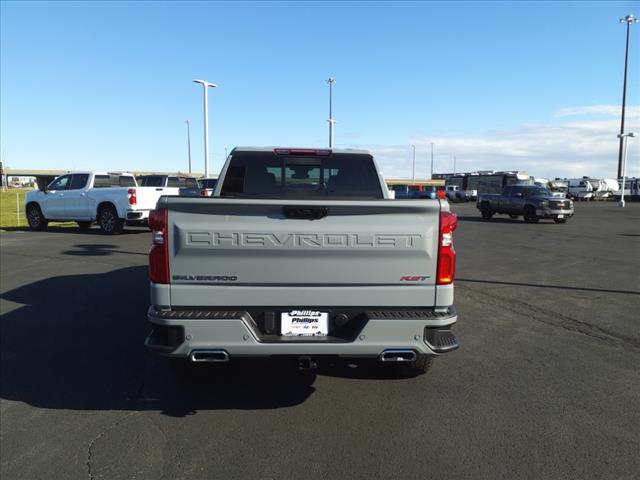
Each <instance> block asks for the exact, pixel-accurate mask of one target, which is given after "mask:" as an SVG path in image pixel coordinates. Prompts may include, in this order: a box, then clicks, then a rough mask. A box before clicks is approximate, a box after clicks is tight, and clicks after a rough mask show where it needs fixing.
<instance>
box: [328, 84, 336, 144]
mask: <svg viewBox="0 0 640 480" xmlns="http://www.w3.org/2000/svg"><path fill="white" fill-rule="evenodd" d="M327 83H328V84H329V120H327V122H329V148H333V125H334V124H335V123H336V122H335V120H334V119H333V84H334V83H336V79H335V78H333V77H329V78H328V79H327Z"/></svg>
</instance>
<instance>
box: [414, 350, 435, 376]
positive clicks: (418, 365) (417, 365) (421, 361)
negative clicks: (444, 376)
mask: <svg viewBox="0 0 640 480" xmlns="http://www.w3.org/2000/svg"><path fill="white" fill-rule="evenodd" d="M432 364H433V357H432V356H431V355H418V358H416V360H415V362H412V363H411V365H410V366H409V368H410V369H411V370H413V371H414V372H415V373H416V374H418V375H424V374H425V373H427V372H428V371H429V369H430V368H431V365H432Z"/></svg>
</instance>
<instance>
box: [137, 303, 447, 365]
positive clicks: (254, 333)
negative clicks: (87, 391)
mask: <svg viewBox="0 0 640 480" xmlns="http://www.w3.org/2000/svg"><path fill="white" fill-rule="evenodd" d="M366 316H367V319H366V321H364V322H363V323H362V325H361V326H360V327H359V328H358V329H357V330H356V331H354V333H353V335H352V337H351V338H336V337H304V338H301V337H280V336H277V335H265V334H264V333H263V332H262V331H261V330H260V328H258V325H257V324H256V322H255V321H254V320H253V318H252V317H251V315H250V314H249V313H248V312H243V311H236V312H234V311H193V310H192V311H184V310H183V311H159V310H156V309H155V308H154V307H150V308H149V312H148V315H147V317H148V320H149V321H150V322H151V323H152V325H153V329H152V331H151V333H150V334H149V336H148V337H147V339H146V340H145V346H146V347H147V348H149V349H151V350H154V351H156V352H157V353H160V354H162V355H166V356H169V357H185V358H186V357H188V356H189V355H190V354H191V353H192V352H193V351H197V350H223V351H225V352H226V353H227V354H228V355H229V357H231V358H234V357H269V356H273V355H337V356H341V357H371V358H375V357H379V356H380V355H381V354H382V352H383V351H384V350H389V349H398V350H413V351H414V352H415V353H416V354H424V355H439V354H442V353H446V352H449V351H451V350H455V349H456V348H458V346H459V345H458V341H457V339H456V337H455V335H454V334H453V332H452V331H451V327H452V326H453V324H454V323H455V322H456V320H457V314H456V311H455V308H454V307H450V308H449V309H448V311H447V312H443V313H436V312H433V311H432V310H431V311H429V310H424V309H423V310H419V311H418V310H408V309H407V310H403V311H400V310H385V311H371V312H366Z"/></svg>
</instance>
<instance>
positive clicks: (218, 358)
mask: <svg viewBox="0 0 640 480" xmlns="http://www.w3.org/2000/svg"><path fill="white" fill-rule="evenodd" d="M189 359H190V360H191V361H192V362H228V361H229V354H228V353H227V352H226V351H225V350H193V351H192V352H191V353H190V354H189Z"/></svg>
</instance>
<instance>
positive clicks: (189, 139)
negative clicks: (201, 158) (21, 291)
mask: <svg viewBox="0 0 640 480" xmlns="http://www.w3.org/2000/svg"><path fill="white" fill-rule="evenodd" d="M184 123H186V124H187V151H188V152H189V173H191V128H190V127H191V121H190V120H185V121H184Z"/></svg>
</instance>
